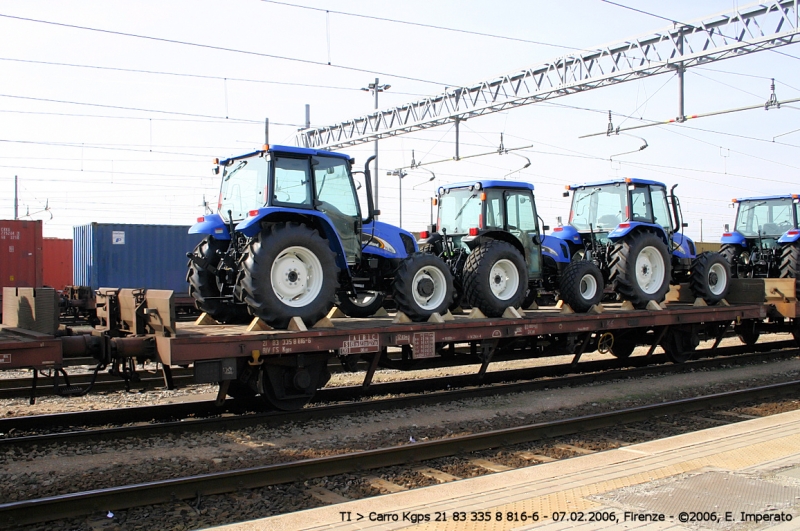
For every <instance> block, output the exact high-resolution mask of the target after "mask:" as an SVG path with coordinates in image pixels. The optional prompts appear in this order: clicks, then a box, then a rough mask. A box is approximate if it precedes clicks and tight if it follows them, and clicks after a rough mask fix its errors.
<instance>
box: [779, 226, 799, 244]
mask: <svg viewBox="0 0 800 531" xmlns="http://www.w3.org/2000/svg"><path fill="white" fill-rule="evenodd" d="M797 240H800V230H799V229H791V230H787V231H786V232H785V233H783V236H781V237H780V238H778V243H794V242H796V241H797Z"/></svg>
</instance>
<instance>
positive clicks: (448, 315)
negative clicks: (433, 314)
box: [442, 310, 456, 321]
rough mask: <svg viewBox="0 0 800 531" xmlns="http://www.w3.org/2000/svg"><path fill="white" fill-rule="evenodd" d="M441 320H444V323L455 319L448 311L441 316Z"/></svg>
mask: <svg viewBox="0 0 800 531" xmlns="http://www.w3.org/2000/svg"><path fill="white" fill-rule="evenodd" d="M442 319H444V320H445V321H455V320H456V318H455V317H453V314H452V313H450V310H447V313H446V314H444V315H443V316H442Z"/></svg>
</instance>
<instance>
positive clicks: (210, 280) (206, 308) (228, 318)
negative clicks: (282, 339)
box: [186, 236, 247, 323]
mask: <svg viewBox="0 0 800 531" xmlns="http://www.w3.org/2000/svg"><path fill="white" fill-rule="evenodd" d="M229 245H230V242H228V241H226V240H217V239H216V238H214V237H213V236H206V237H205V238H204V239H203V240H202V241H201V242H200V243H198V244H197V246H196V247H195V248H194V251H193V252H192V254H193V257H192V258H190V259H189V264H188V265H187V267H188V272H187V274H186V282H188V283H189V295H191V296H192V297H193V298H194V305H195V307H196V308H197V309H198V310H200V311H201V312H206V313H207V314H208V315H210V316H211V317H212V318H213V319H215V320H216V321H218V322H220V323H237V322H244V321H246V320H247V307H246V306H245V305H243V304H234V303H233V301H232V300H229V301H225V300H223V298H222V289H223V285H222V282H221V281H220V279H219V277H218V276H217V275H216V274H214V273H212V272H211V271H209V268H212V269H217V268H218V267H219V266H220V265H221V263H222V259H221V258H220V256H219V254H218V253H224V252H225V251H227V250H228V246H229ZM197 262H200V263H201V264H205V267H203V266H201V265H198V263H197Z"/></svg>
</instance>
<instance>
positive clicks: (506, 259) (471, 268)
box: [464, 240, 528, 317]
mask: <svg viewBox="0 0 800 531" xmlns="http://www.w3.org/2000/svg"><path fill="white" fill-rule="evenodd" d="M527 290H528V268H527V266H526V264H525V260H524V259H523V258H522V255H521V254H520V252H519V251H518V250H517V248H516V247H514V246H513V245H511V244H510V243H507V242H504V241H499V240H488V241H486V242H484V243H482V244H481V245H479V246H478V247H477V248H476V249H474V250H473V251H472V252H471V253H470V254H469V256H468V257H467V261H466V262H465V263H464V295H465V296H466V299H467V301H468V303H469V305H470V306H472V307H474V308H479V309H480V310H481V311H482V312H483V313H484V314H485V315H486V316H487V317H500V316H501V315H503V312H504V311H505V310H506V308H508V307H509V306H512V307H514V308H518V307H519V306H520V305H521V304H522V299H523V298H524V297H525V294H526V292H527Z"/></svg>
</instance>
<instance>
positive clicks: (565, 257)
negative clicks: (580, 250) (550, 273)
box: [542, 234, 580, 264]
mask: <svg viewBox="0 0 800 531" xmlns="http://www.w3.org/2000/svg"><path fill="white" fill-rule="evenodd" d="M578 238H579V240H580V234H578ZM545 256H547V257H549V258H552V259H553V261H555V262H556V264H568V263H569V262H570V260H571V258H572V257H571V256H570V252H569V245H567V242H565V241H564V240H563V239H562V238H559V237H556V236H552V235H548V236H543V237H542V257H545Z"/></svg>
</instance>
